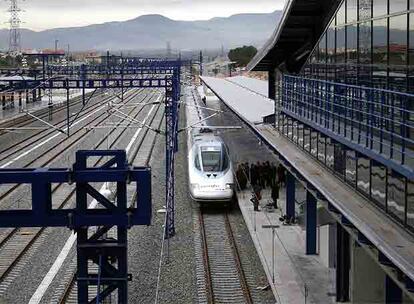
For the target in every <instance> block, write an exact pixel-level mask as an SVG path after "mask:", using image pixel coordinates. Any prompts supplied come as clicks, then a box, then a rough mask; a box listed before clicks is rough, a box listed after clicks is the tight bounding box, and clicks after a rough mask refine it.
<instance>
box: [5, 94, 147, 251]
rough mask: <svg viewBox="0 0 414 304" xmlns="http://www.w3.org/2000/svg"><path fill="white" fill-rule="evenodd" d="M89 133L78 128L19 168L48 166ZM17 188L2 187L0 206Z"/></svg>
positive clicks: (102, 119) (94, 120)
mask: <svg viewBox="0 0 414 304" xmlns="http://www.w3.org/2000/svg"><path fill="white" fill-rule="evenodd" d="M138 94H139V92H137V93H136V94H134V95H133V96H131V97H130V98H129V99H127V100H126V104H127V103H128V102H130V101H132V100H134V98H135V97H136V96H137V95H138ZM147 97H148V95H145V97H144V99H142V100H141V102H145V100H146V98H147ZM142 109H143V108H141V110H142ZM141 110H140V111H141ZM132 112H133V110H131V111H130V112H129V114H130V113H132ZM139 113H140V112H139ZM109 117H110V115H109V114H107V113H106V114H105V115H104V116H103V117H102V116H96V117H95V118H92V119H91V120H90V121H85V124H84V126H91V127H94V126H99V125H100V124H102V123H104V122H105V121H106V120H107V119H109ZM91 132H93V130H92V129H88V130H84V129H83V126H80V128H79V129H78V130H76V131H75V132H73V133H72V134H71V135H70V136H69V137H65V138H64V139H63V140H62V141H61V142H60V143H59V144H58V145H52V146H50V147H49V148H47V149H46V150H42V151H40V155H38V156H35V155H34V153H30V158H31V160H30V161H28V162H26V163H25V164H23V165H22V166H21V167H22V168H29V167H32V166H33V167H34V166H36V167H46V166H50V165H51V164H52V162H53V161H55V160H57V159H58V158H59V157H61V156H62V155H63V153H65V152H66V151H67V150H69V149H70V148H72V147H75V146H76V145H77V144H79V143H80V142H81V141H82V140H83V139H85V138H87V136H88V135H89V134H90V133H91ZM55 135H59V134H55ZM39 141H41V139H38V140H36V141H35V142H34V143H32V144H31V145H30V146H32V145H34V146H35V147H37V146H39V145H40V144H41V143H39ZM26 148H27V147H26ZM19 152H20V153H21V154H25V153H27V152H25V149H19ZM33 152H34V151H33ZM49 155H51V156H49ZM68 165H69V164H68ZM19 187H21V185H20V184H16V185H7V186H2V187H1V191H0V204H1V203H2V202H3V201H4V200H5V199H7V198H9V196H10V195H11V194H12V193H15V190H16V189H18V188H19ZM16 201H17V199H16ZM0 245H1V244H0Z"/></svg>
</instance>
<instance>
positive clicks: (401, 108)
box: [279, 75, 414, 170]
mask: <svg viewBox="0 0 414 304" xmlns="http://www.w3.org/2000/svg"><path fill="white" fill-rule="evenodd" d="M281 95H282V98H281V100H280V104H279V106H280V110H281V111H282V112H285V113H286V114H288V115H293V116H295V117H297V118H298V119H300V120H302V121H305V122H308V123H310V124H311V125H313V126H317V127H319V128H322V129H323V130H325V131H327V132H328V133H329V134H333V135H335V136H336V137H337V138H340V139H342V140H344V139H345V140H346V141H349V143H352V144H357V145H359V146H361V147H363V149H365V150H369V151H370V152H374V153H376V154H378V155H381V156H383V157H384V159H388V160H389V161H393V162H396V163H398V164H399V165H402V166H404V167H408V168H409V169H410V170H413V168H414V95H412V94H407V93H401V92H395V91H389V90H383V89H376V88H369V87H361V86H353V85H347V84H342V83H334V82H329V81H324V80H317V79H308V78H303V77H296V76H288V75H285V76H284V78H283V82H282V94H281Z"/></svg>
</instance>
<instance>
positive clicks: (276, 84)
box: [248, 0, 414, 303]
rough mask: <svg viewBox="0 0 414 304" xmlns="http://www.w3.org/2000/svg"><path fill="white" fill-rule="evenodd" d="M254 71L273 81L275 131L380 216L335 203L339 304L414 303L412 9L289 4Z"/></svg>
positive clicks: (405, 1) (405, 5)
mask: <svg viewBox="0 0 414 304" xmlns="http://www.w3.org/2000/svg"><path fill="white" fill-rule="evenodd" d="M248 68H249V69H250V70H251V71H263V72H267V73H268V76H269V77H268V79H269V88H268V97H269V98H271V99H274V100H275V120H274V121H275V128H276V130H277V131H278V132H279V133H281V134H282V135H284V137H286V138H288V139H289V140H290V142H291V143H293V144H294V145H295V146H296V147H297V148H298V149H300V150H301V151H304V152H306V153H307V154H308V155H310V156H312V157H313V159H314V160H315V161H316V162H317V163H319V164H322V165H323V166H324V167H325V169H326V170H327V171H329V172H330V173H331V174H332V175H334V176H336V177H337V178H339V179H341V180H342V181H343V183H344V184H346V185H347V187H348V188H349V189H350V191H354V192H357V193H358V194H359V195H361V196H362V197H364V200H365V201H368V202H369V203H370V204H372V206H375V208H376V210H379V213H380V214H382V216H383V219H384V223H383V224H382V223H378V224H379V225H377V226H376V227H374V226H375V225H371V224H370V221H371V220H372V219H370V218H362V215H359V214H358V212H355V213H353V214H346V213H344V212H343V211H341V210H338V209H336V208H335V207H334V206H333V205H331V203H329V204H328V205H329V206H331V207H332V208H331V211H334V213H338V214H340V216H339V219H340V221H339V222H338V224H337V229H336V234H335V235H334V237H333V238H334V242H335V244H336V253H335V254H336V259H335V267H336V298H337V301H339V302H348V301H352V302H354V303H382V302H384V303H413V299H414V296H413V294H414V284H413V279H414V272H413V270H414V268H412V267H411V266H410V265H412V261H413V260H414V243H413V240H414V238H413V235H414V234H413V233H414V1H412V0H324V1H323V0H288V1H287V4H286V7H285V10H284V13H283V16H282V19H281V22H280V24H279V26H278V27H277V28H276V30H275V32H274V33H273V35H272V37H271V38H270V39H269V41H268V42H267V43H266V44H265V46H264V47H263V49H261V50H260V51H259V52H258V54H257V55H256V56H255V58H254V59H253V60H252V62H251V63H250V64H249V67H248ZM331 194H334V191H333V192H332V193H331ZM351 203H352V204H353V203H355V202H349V204H351ZM361 208H363V206H361ZM354 210H357V209H354ZM350 218H352V220H349V219H350ZM389 223H391V224H389ZM344 227H345V228H346V229H345V228H344ZM392 235H393V236H392ZM396 235H398V239H399V240H402V239H404V240H405V241H404V242H406V243H404V244H403V243H402V242H401V243H400V244H398V242H399V241H396V240H397V238H396V237H395V236H396ZM410 244H411V245H410ZM361 247H363V249H364V250H360V248H361ZM404 265H405V266H404Z"/></svg>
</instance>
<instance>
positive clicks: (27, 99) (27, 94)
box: [26, 90, 30, 104]
mask: <svg viewBox="0 0 414 304" xmlns="http://www.w3.org/2000/svg"><path fill="white" fill-rule="evenodd" d="M29 98H30V97H29V90H26V104H28V103H29V102H30V101H29Z"/></svg>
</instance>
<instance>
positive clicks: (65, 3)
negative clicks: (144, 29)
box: [0, 0, 285, 30]
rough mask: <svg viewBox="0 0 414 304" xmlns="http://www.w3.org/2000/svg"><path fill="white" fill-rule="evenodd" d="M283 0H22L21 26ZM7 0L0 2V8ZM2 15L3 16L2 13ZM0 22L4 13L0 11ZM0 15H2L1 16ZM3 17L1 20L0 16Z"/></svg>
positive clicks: (274, 4)
mask: <svg viewBox="0 0 414 304" xmlns="http://www.w3.org/2000/svg"><path fill="white" fill-rule="evenodd" d="M284 2H285V0H254V1H252V0H138V1H137V0H118V1H114V0H87V1H85V0H26V1H24V2H23V1H21V4H20V6H21V7H22V8H23V9H24V11H25V12H24V13H22V19H23V21H24V22H25V23H24V24H23V27H26V28H31V29H35V30H40V29H47V28H54V27H69V26H83V25H87V24H93V23H103V22H108V21H121V20H127V19H132V18H135V17H138V16H140V15H144V14H162V15H165V16H167V17H169V18H172V19H176V20H199V19H209V18H212V17H217V16H220V17H224V16H229V15H232V14H237V13H247V12H252V13H260V12H263V13H264V12H271V11H274V10H276V9H282V8H283V6H284ZM6 9H7V2H5V1H1V2H0V10H3V11H5V10H6ZM2 16H3V17H2ZM0 18H1V19H0V24H1V23H2V21H6V19H7V14H1V15H0ZM3 18H4V19H3ZM2 19H3V20H2Z"/></svg>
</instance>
